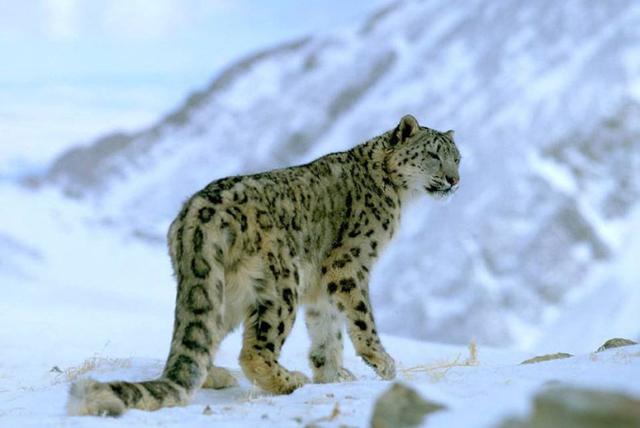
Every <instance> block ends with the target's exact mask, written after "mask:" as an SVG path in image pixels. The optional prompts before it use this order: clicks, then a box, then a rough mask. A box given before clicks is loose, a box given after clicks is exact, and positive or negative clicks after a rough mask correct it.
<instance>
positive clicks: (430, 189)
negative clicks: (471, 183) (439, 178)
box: [424, 186, 458, 198]
mask: <svg viewBox="0 0 640 428" xmlns="http://www.w3.org/2000/svg"><path fill="white" fill-rule="evenodd" d="M424 188H425V190H426V191H427V193H428V194H429V195H430V196H433V197H436V198H444V197H447V196H449V195H452V194H453V193H455V191H456V190H458V186H449V187H446V188H443V189H441V188H438V187H435V186H424Z"/></svg>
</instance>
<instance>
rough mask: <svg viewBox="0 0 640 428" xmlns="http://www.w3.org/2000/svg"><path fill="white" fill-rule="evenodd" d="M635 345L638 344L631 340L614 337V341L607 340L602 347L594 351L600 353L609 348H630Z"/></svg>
mask: <svg viewBox="0 0 640 428" xmlns="http://www.w3.org/2000/svg"><path fill="white" fill-rule="evenodd" d="M637 344H638V342H634V341H633V340H629V339H622V338H620V337H616V338H614V339H609V340H607V341H606V342H604V343H603V344H602V346H601V347H599V348H598V349H597V350H596V352H602V351H606V350H607V349H611V348H619V347H621V346H631V345H637Z"/></svg>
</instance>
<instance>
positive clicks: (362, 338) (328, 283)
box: [321, 244, 396, 379]
mask: <svg viewBox="0 0 640 428" xmlns="http://www.w3.org/2000/svg"><path fill="white" fill-rule="evenodd" d="M366 245H369V244H366ZM367 249H368V248H367ZM373 253H375V251H373V252H372V253H371V254H373ZM370 259H371V257H367V256H366V255H365V254H364V253H363V251H361V250H360V248H350V249H345V248H339V249H337V250H334V251H333V252H332V254H331V255H330V256H329V257H328V258H327V259H326V260H325V262H324V263H323V265H322V285H321V286H322V287H323V288H324V289H325V290H326V292H327V295H328V297H329V301H330V302H331V303H332V304H333V305H335V307H336V308H337V310H338V311H340V312H342V313H344V315H345V317H346V319H347V331H348V333H349V337H350V338H351V342H352V343H353V347H354V348H355V350H356V353H357V354H358V355H359V356H360V357H361V358H362V359H363V360H364V362H365V363H367V364H368V365H369V366H371V367H372V368H373V369H374V370H375V372H376V373H377V374H378V375H379V376H380V377H382V378H383V379H393V378H395V376H396V367H395V362H394V361H393V358H391V356H390V355H389V354H388V353H387V351H386V350H385V349H384V346H382V342H381V341H380V338H379V337H378V332H377V330H376V326H375V321H374V318H373V313H372V310H371V303H370V301H369V292H368V279H369V266H370V265H371V262H372V260H370Z"/></svg>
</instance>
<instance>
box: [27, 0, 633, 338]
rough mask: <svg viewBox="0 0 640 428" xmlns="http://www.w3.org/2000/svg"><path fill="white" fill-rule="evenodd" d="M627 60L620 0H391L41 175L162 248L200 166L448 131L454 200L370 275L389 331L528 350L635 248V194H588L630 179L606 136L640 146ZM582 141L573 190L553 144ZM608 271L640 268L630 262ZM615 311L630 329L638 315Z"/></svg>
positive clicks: (406, 236)
mask: <svg viewBox="0 0 640 428" xmlns="http://www.w3.org/2000/svg"><path fill="white" fill-rule="evenodd" d="M638 58H640V5H639V4H638V3H637V2H634V1H631V0H629V1H624V0H617V1H610V2H599V3H593V2H588V1H586V0H574V1H568V2H561V3H558V2H553V1H550V0H549V1H546V0H539V1H536V2H527V3H522V2H519V1H516V0H505V1H502V2H490V1H487V0H475V1H465V2H461V1H458V2H450V1H429V2H418V1H400V2H395V3H391V4H390V5H389V6H388V7H386V8H385V9H383V10H382V11H381V12H380V13H378V14H376V15H375V16H373V17H371V18H369V19H365V20H363V22H362V23H361V24H359V25H356V26H354V27H353V28H352V29H347V30H343V31H339V32H333V33H327V34H325V35H320V36H314V37H311V38H307V39H304V40H302V41H298V42H294V43H291V44H288V45H286V46H282V47H279V48H275V49H273V50H269V51H266V52H264V53H261V54H258V55H256V56H254V57H252V58H248V59H247V60H244V61H240V62H239V63H237V64H236V65H234V66H231V67H230V68H229V70H228V71H227V72H225V73H223V74H222V75H221V76H219V77H218V78H217V79H216V80H214V82H213V83H212V84H211V86H210V87H209V88H208V89H206V90H204V91H201V92H199V93H197V94H195V95H194V96H193V97H191V98H190V99H189V100H188V101H187V102H186V103H185V105H184V106H183V107H182V108H180V109H178V110H177V111H176V112H175V113H174V114H173V115H171V116H170V117H168V118H165V119H164V120H162V121H161V122H159V123H158V124H156V125H155V126H154V127H152V128H150V129H148V130H142V131H140V132H139V133H136V134H134V135H128V136H112V137H110V138H107V139H103V140H101V141H98V142H96V143H95V144H93V145H91V146H88V147H85V148H82V149H77V150H74V151H72V152H70V153H68V154H67V155H65V156H63V157H61V158H60V159H59V160H58V161H57V162H56V163H55V164H54V165H53V167H52V168H51V170H50V171H49V173H48V174H47V175H46V176H44V177H40V179H39V181H40V182H41V183H44V184H46V185H48V186H55V187H57V188H61V189H63V190H64V191H66V192H67V193H68V194H71V195H75V196H77V197H80V198H82V199H83V200H86V201H87V202H88V203H89V204H90V206H92V207H93V208H94V210H95V213H96V217H97V218H98V219H99V220H100V221H101V222H102V223H107V224H115V225H117V227H124V228H126V229H128V230H129V231H130V232H133V233H135V235H136V236H144V237H147V238H151V239H152V240H155V241H157V242H162V240H163V236H164V233H165V230H166V227H167V225H168V223H169V221H170V220H171V218H172V217H173V215H174V214H175V212H176V211H177V208H178V206H179V205H180V203H181V201H182V200H184V198H186V197H187V196H188V195H190V194H191V193H192V192H193V191H194V190H196V189H198V188H199V187H201V186H202V185H204V184H205V183H207V182H209V181H210V180H212V179H214V178H218V177H222V176H226V175H230V174H237V173H245V172H252V171H258V170H262V169H266V168H271V167H275V166H284V165H289V164H293V163H299V162H305V161H308V160H310V159H313V158H314V157H316V156H319V155H321V154H324V153H326V152H328V151H332V150H340V149H344V148H347V147H350V146H352V145H354V144H356V143H358V142H360V141H363V140H365V139H367V138H369V137H371V136H374V135H376V134H378V133H380V132H382V131H385V130H386V129H389V128H391V127H392V126H394V125H395V122H396V121H397V120H398V118H399V117H400V116H401V115H402V114H404V113H406V112H411V113H413V114H414V115H416V116H417V117H418V118H419V119H420V120H421V122H422V123H423V124H425V125H428V126H431V127H434V128H438V129H449V128H454V129H455V130H456V136H457V141H458V143H459V146H460V147H461V150H462V152H463V157H464V159H463V163H462V187H461V189H460V191H459V192H458V193H457V195H456V197H455V198H454V199H453V200H451V201H450V202H449V203H448V204H444V205H443V204H440V203H434V202H433V201H428V200H423V201H420V202H418V203H416V204H415V205H414V206H412V207H410V208H409V209H408V211H407V213H406V215H405V218H404V225H403V228H402V230H401V232H400V233H399V236H398V237H397V239H396V241H395V242H394V243H393V245H391V246H390V248H389V250H388V251H387V253H386V254H385V256H384V258H383V260H382V262H381V263H380V264H379V266H378V267H377V269H376V272H375V275H374V279H373V284H372V296H373V298H374V300H375V302H374V305H375V306H376V307H377V308H378V309H377V312H378V314H377V317H378V319H379V324H380V328H381V330H383V331H386V332H389V333H395V334H401V335H404V336H411V337H419V338H430V339H438V340H443V341H449V342H458V343H461V342H467V341H468V340H469V339H470V338H471V337H476V338H477V339H478V340H479V342H480V343H486V344H501V345H505V344H517V345H521V346H522V345H531V344H532V342H533V341H534V340H535V339H536V337H537V336H538V335H540V334H542V333H541V330H542V329H543V328H544V326H545V325H547V324H548V323H549V322H551V321H553V320H554V319H557V317H558V315H559V314H560V313H562V311H564V310H565V308H567V307H568V306H569V305H572V304H574V302H576V301H577V300H576V299H577V297H576V298H573V297H572V296H574V295H579V294H580V290H581V289H584V290H587V289H589V290H594V289H596V288H598V287H604V286H605V284H606V283H608V282H610V281H618V280H617V279H612V276H611V274H610V273H611V272H612V271H613V269H615V268H616V266H618V265H617V264H616V260H617V259H618V258H619V257H620V255H621V254H623V253H624V251H625V245H627V244H624V245H623V243H622V242H621V241H616V240H612V239H611V236H610V230H611V229H612V228H614V229H615V230H616V233H617V234H618V235H620V236H625V237H628V240H631V241H633V242H635V241H634V239H637V238H635V237H634V236H633V234H632V233H631V232H632V231H633V227H635V222H634V221H632V219H631V217H630V216H631V213H632V212H633V211H634V209H635V208H634V207H637V198H635V197H634V193H633V192H634V190H631V191H630V192H626V191H623V192H614V193H617V194H618V195H619V196H618V197H619V198H620V197H622V199H623V200H624V202H620V203H618V202H616V204H618V205H620V204H622V205H621V206H624V207H625V208H624V209H623V210H622V211H621V213H620V214H619V215H617V216H616V217H615V218H613V217H611V215H610V214H608V212H609V211H608V210H610V209H611V208H607V206H608V204H605V205H604V206H603V205H602V203H600V202H598V200H599V199H598V198H601V197H602V196H598V192H605V193H606V192H607V190H606V189H605V187H606V186H609V187H612V188H614V189H626V188H628V187H629V185H628V184H627V185H625V184H624V183H633V182H635V181H638V171H639V170H638V169H637V168H635V169H634V168H628V169H626V170H625V171H626V172H625V174H626V175H620V174H618V167H619V165H618V164H617V163H616V162H613V161H612V162H609V161H607V160H608V159H609V157H610V155H609V152H610V150H607V147H610V144H609V143H605V142H603V140H602V139H601V137H602V135H601V134H602V132H604V131H603V129H606V127H607V124H608V123H610V122H611V121H618V120H622V119H620V118H621V117H625V116H624V115H628V119H626V120H623V121H622V122H623V123H624V125H622V127H623V128H622V129H621V132H624V133H626V132H627V131H629V132H628V133H629V136H630V137H629V146H628V147H629V150H631V153H637V152H638V151H637V147H638V137H637V133H635V134H634V133H632V132H630V130H631V128H630V127H632V124H633V123H637V122H638V116H637V109H635V108H633V107H632V108H631V110H630V113H623V109H625V108H627V107H625V106H633V105H634V103H637V102H638V100H639V99H640V60H638ZM589 133H590V134H589ZM576 135H591V136H592V138H590V139H588V141H589V144H590V145H591V146H592V147H593V148H594V150H593V152H594V153H595V156H596V157H595V158H593V159H592V160H591V161H592V164H596V165H598V168H599V170H598V174H597V175H595V176H593V177H589V178H588V180H589V182H588V183H589V184H584V185H575V186H573V187H572V186H571V184H570V183H571V182H572V181H571V180H573V179H568V178H567V177H568V175H569V176H570V175H571V174H572V173H571V172H567V171H570V170H571V168H573V164H572V163H571V162H572V160H571V159H569V158H567V157H566V156H564V155H563V153H564V152H563V150H564V149H563V148H564V147H565V146H567V141H571V139H573V138H574V136H576ZM607 144H609V145H607ZM567 147H570V145H569V146H567ZM555 153H558V154H557V155H556V154H555ZM612 156H613V155H612ZM616 156H617V155H616ZM611 159H613V157H612V158H611ZM563 179H567V180H569V184H568V183H567V182H565V181H563ZM563 184H564V185H567V186H568V187H567V186H564V185H563ZM625 186H627V187H625ZM598 189H600V190H598ZM603 189H605V190H603ZM608 192H609V193H611V192H610V191H608ZM603 195H604V193H603ZM620 195H622V196H620ZM612 197H613V196H612ZM628 245H631V244H628ZM155 263H157V264H158V265H160V264H161V263H166V261H165V260H164V259H160V258H158V259H157V260H156V261H155ZM603 272H604V273H603ZM616 275H617V278H619V277H622V278H624V280H625V281H626V282H628V283H637V281H638V279H639V278H640V272H639V271H638V269H636V268H635V266H633V265H631V266H628V267H627V271H625V272H622V273H617V274H616ZM126 280H127V279H126V278H123V281H126ZM585 293H586V291H585ZM620 304H621V305H622V306H623V307H624V306H625V305H627V304H628V302H625V301H624V300H623V301H622V302H621V303H620ZM621 312H622V313H627V314H629V313H631V311H628V310H622V311H621ZM621 322H623V323H626V325H638V327H637V328H636V329H635V333H634V335H635V336H634V337H636V338H637V337H638V336H639V335H640V324H635V322H636V319H635V318H633V317H632V318H629V317H627V318H625V319H624V320H622V321H621ZM607 333H610V334H609V335H616V334H615V331H610V332H607ZM602 334H605V333H604V332H603V333H602ZM602 339H604V338H602Z"/></svg>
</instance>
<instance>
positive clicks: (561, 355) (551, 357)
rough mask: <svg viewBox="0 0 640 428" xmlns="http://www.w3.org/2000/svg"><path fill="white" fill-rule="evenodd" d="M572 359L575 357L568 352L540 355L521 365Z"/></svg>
mask: <svg viewBox="0 0 640 428" xmlns="http://www.w3.org/2000/svg"><path fill="white" fill-rule="evenodd" d="M571 357H573V355H571V354H567V353H566V352H558V353H556V354H547V355H539V356H537V357H533V358H529V359H528V360H524V361H523V362H521V363H520V364H535V363H542V362H544V361H551V360H562V359H564V358H571Z"/></svg>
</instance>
